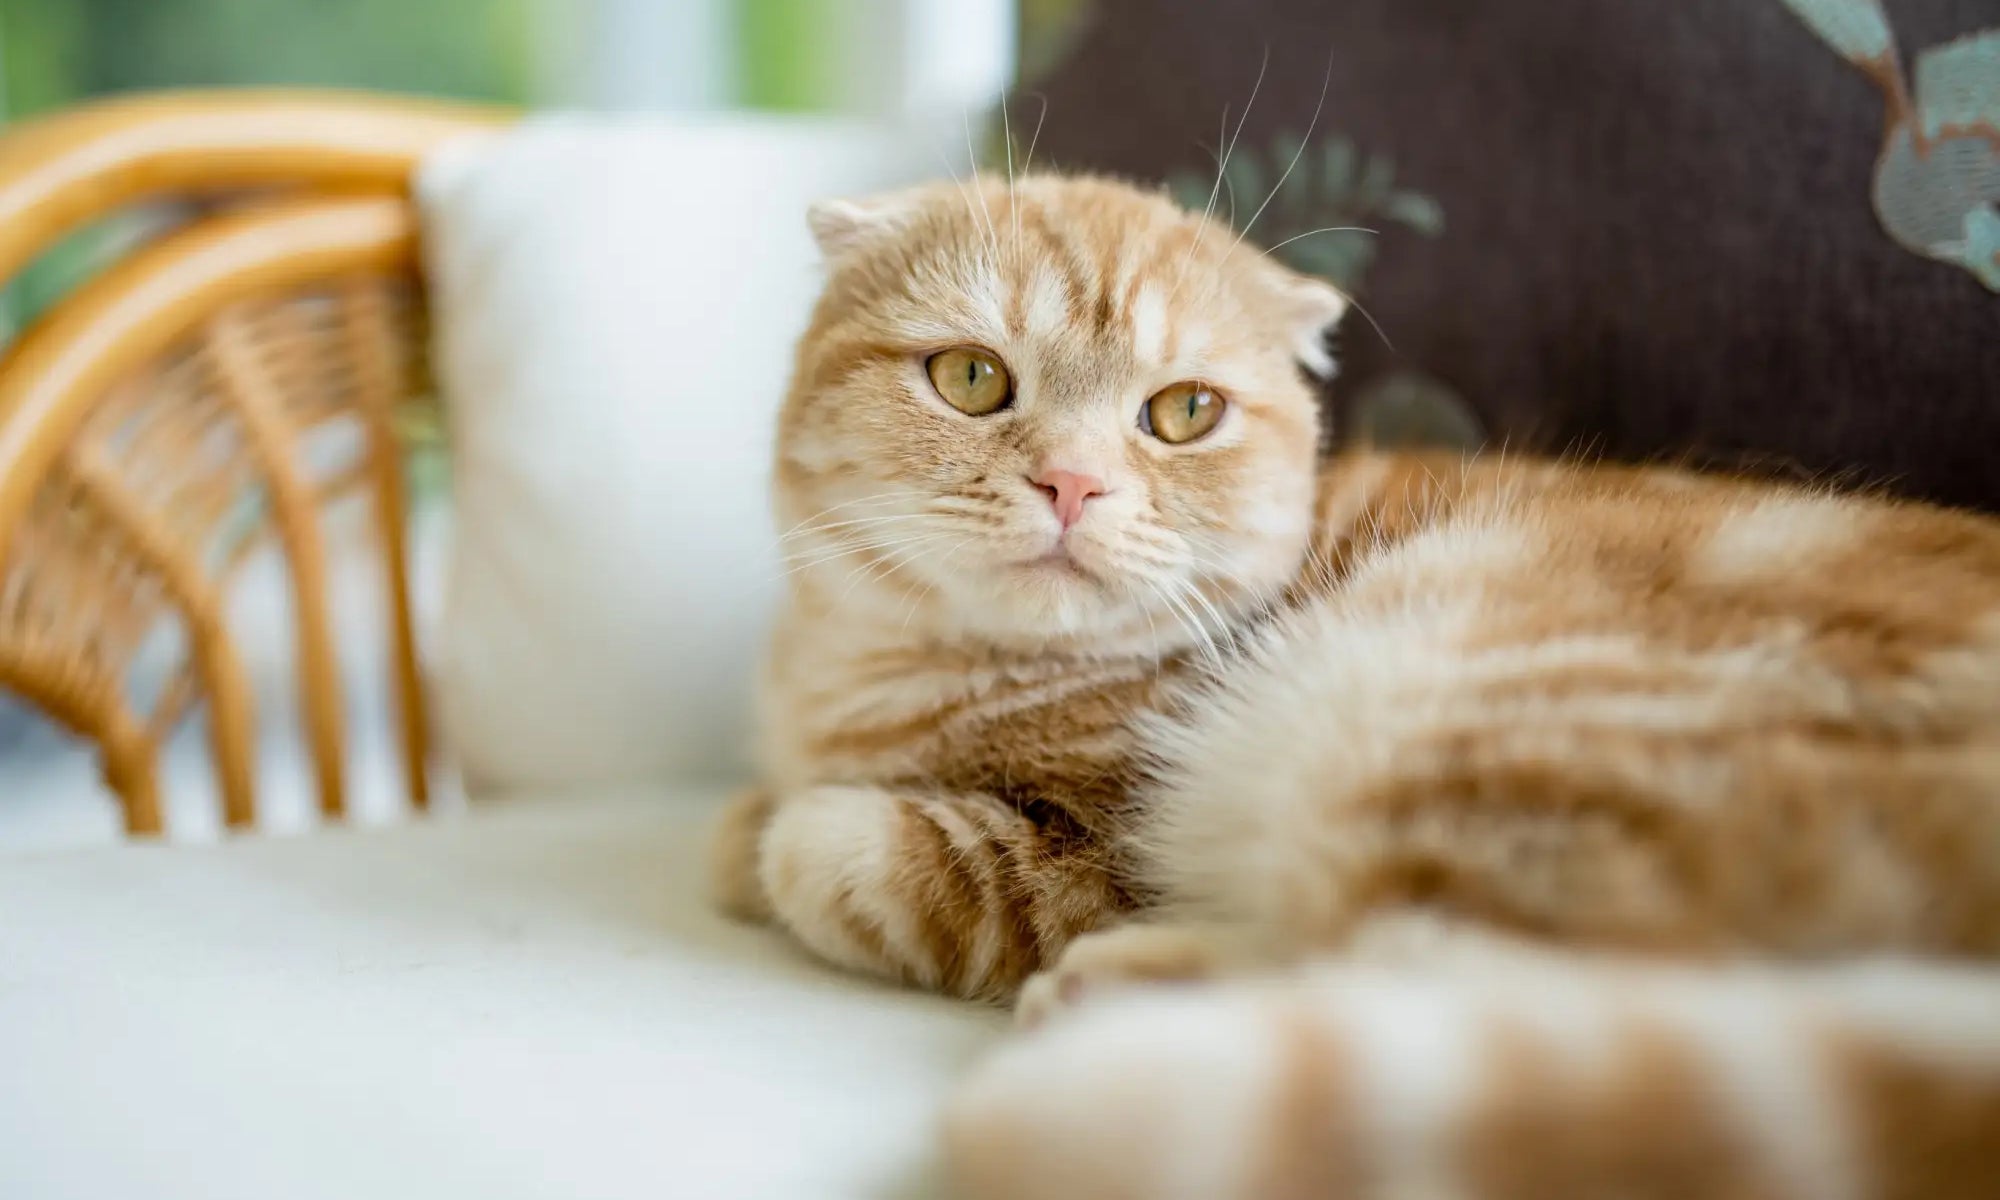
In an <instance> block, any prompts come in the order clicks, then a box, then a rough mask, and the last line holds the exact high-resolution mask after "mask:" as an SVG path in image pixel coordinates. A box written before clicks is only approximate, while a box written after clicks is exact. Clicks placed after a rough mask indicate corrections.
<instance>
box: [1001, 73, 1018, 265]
mask: <svg viewBox="0 0 2000 1200" xmlns="http://www.w3.org/2000/svg"><path fill="white" fill-rule="evenodd" d="M1000 133H1001V136H1002V137H1003V138H1005V139H1006V142H1007V215H1008V216H1010V217H1012V218H1013V221H1014V259H1015V261H1017V262H1018V261H1020V258H1021V205H1020V202H1019V201H1017V200H1015V199H1014V121H1013V118H1012V117H1010V116H1008V114H1007V89H1006V88H1001V89H1000Z"/></svg>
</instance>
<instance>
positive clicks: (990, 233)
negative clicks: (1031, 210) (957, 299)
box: [958, 108, 1000, 263]
mask: <svg viewBox="0 0 2000 1200" xmlns="http://www.w3.org/2000/svg"><path fill="white" fill-rule="evenodd" d="M958 116H959V120H960V121H961V122H962V123H963V124H964V126H965V156H966V157H967V158H969V159H971V160H972V162H973V164H974V165H973V168H972V194H973V195H975V196H977V197H979V211H980V212H981V213H983V214H985V216H986V237H987V241H988V243H989V244H990V245H991V246H992V248H993V261H994V262H995V263H998V262H999V261H1000V230H999V229H998V228H997V227H996V226H995V225H994V224H993V210H992V209H991V208H989V207H988V206H987V204H986V189H984V188H982V187H980V186H979V166H978V163H979V152H978V151H977V150H974V149H973V148H972V110H971V109H969V108H961V109H959V110H958Z"/></svg>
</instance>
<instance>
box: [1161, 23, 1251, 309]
mask: <svg viewBox="0 0 2000 1200" xmlns="http://www.w3.org/2000/svg"><path fill="white" fill-rule="evenodd" d="M1270 65H1271V47H1270V46H1269V45H1268V44H1267V45H1266V46H1265V47H1264V57H1263V59H1262V61H1260V62H1259V63H1258V64H1257V82H1255V83H1253V84H1251V85H1250V102H1249V103H1248V104H1245V105H1244V106H1243V113H1242V115H1241V116H1239V117H1237V119H1236V132H1234V133H1232V134H1230V135H1229V136H1228V138H1227V139H1226V140H1225V141H1224V143H1223V145H1222V154H1221V156H1220V157H1218V158H1217V159H1216V160H1215V186H1213V187H1211V188H1209V189H1208V207H1207V208H1205V209H1203V210H1202V214H1201V225H1200V226H1199V227H1198V228H1196V230H1195V231H1194V241H1193V242H1191V243H1189V244H1188V252H1187V257H1185V258H1183V259H1181V269H1180V271H1179V273H1178V274H1176V275H1175V276H1174V286H1173V290H1172V291H1170V292H1168V293H1167V303H1168V304H1172V303H1173V300H1174V297H1175V296H1177V295H1179V294H1180V290H1181V282H1182V281H1183V280H1185V279H1186V278H1187V270H1188V265H1189V264H1190V263H1192V262H1194V256H1195V252H1196V251H1197V250H1199V249H1201V241H1202V238H1204V237H1206V236H1207V235H1208V223H1209V219H1210V218H1211V217H1213V216H1214V215H1215V200H1216V197H1218V196H1220V195H1221V194H1222V178H1223V176H1224V175H1225V174H1226V173H1227V172H1228V169H1229V156H1230V155H1232V154H1234V153H1236V142H1237V140H1238V139H1239V138H1241V137H1242V136H1243V124H1244V122H1246V121H1248V120H1249V119H1250V110H1251V109H1252V108H1255V107H1256V106H1257V93H1258V91H1259V90H1260V89H1262V88H1263V86H1264V72H1265V70H1266V69H1268V68H1269V67H1270ZM1222 128H1223V129H1225V130H1227V129H1228V128H1229V106H1228V105H1224V106H1223V108H1222ZM1234 194H1235V192H1234V189H1231V195H1232V196H1233V195H1234Z"/></svg>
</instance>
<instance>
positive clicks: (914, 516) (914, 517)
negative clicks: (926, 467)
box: [778, 513, 930, 545]
mask: <svg viewBox="0 0 2000 1200" xmlns="http://www.w3.org/2000/svg"><path fill="white" fill-rule="evenodd" d="M929 515H930V514H929V513H892V514H890V515H888V516H885V517H855V518H853V519H852V520H847V521H831V522H828V523H827V524H825V525H814V526H811V527H810V528H799V529H794V530H792V531H791V532H790V533H788V534H785V535H784V536H783V537H780V538H779V539H778V544H779V545H783V544H785V543H786V542H789V541H791V540H792V539H793V538H802V537H807V536H810V535H812V534H815V533H826V532H828V531H829V530H834V529H848V528H852V527H854V526H857V525H859V526H873V525H893V524H895V523H896V522H899V521H919V520H922V519H923V518H925V517H927V516H929Z"/></svg>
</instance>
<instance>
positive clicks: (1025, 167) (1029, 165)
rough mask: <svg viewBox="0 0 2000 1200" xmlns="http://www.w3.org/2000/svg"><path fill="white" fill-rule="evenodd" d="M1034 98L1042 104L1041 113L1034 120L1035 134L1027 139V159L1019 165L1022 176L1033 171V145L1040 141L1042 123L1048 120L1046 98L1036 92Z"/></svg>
mask: <svg viewBox="0 0 2000 1200" xmlns="http://www.w3.org/2000/svg"><path fill="white" fill-rule="evenodd" d="M1035 97H1036V99H1038V100H1040V101H1041V102H1042V112H1041V115H1040V116H1038V117H1036V118H1035V132H1034V134H1033V136H1031V137H1029V138H1028V157H1027V158H1026V159H1025V160H1024V161H1023V162H1022V163H1021V174H1022V175H1023V176H1025V175H1027V174H1028V172H1030V171H1032V170H1034V169H1035V143H1037V142H1039V141H1041V140H1042V122H1043V121H1046V120H1048V119H1049V98H1048V96H1047V95H1045V94H1043V93H1040V92H1037V93H1035Z"/></svg>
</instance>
